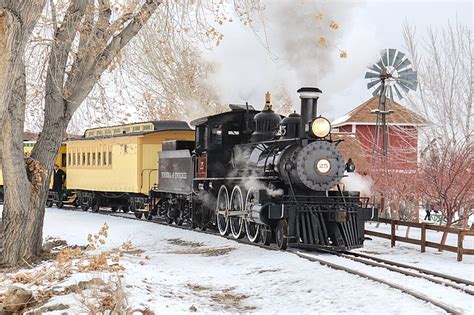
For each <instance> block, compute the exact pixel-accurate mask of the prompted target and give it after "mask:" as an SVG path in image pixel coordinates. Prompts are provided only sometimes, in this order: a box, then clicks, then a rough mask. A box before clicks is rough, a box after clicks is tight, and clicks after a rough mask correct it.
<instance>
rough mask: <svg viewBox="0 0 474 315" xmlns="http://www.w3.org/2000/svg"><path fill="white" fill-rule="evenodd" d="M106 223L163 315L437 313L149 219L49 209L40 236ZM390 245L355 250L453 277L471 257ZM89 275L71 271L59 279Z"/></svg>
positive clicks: (350, 280) (78, 232) (136, 301)
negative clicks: (130, 251) (130, 250)
mask: <svg viewBox="0 0 474 315" xmlns="http://www.w3.org/2000/svg"><path fill="white" fill-rule="evenodd" d="M104 223H107V225H108V226H109V235H108V238H107V242H106V244H105V245H103V247H104V248H105V249H107V248H113V247H118V246H120V245H121V244H122V243H123V242H127V241H129V240H130V241H132V243H133V245H134V246H137V247H139V248H140V249H142V250H143V251H144V253H143V256H145V255H146V256H148V257H147V258H148V259H147V260H145V259H143V256H142V257H134V256H133V257H132V256H124V257H122V260H121V262H120V263H121V264H122V265H123V266H124V267H125V270H124V271H123V272H122V275H123V278H122V283H123V284H124V286H125V290H126V293H127V296H128V302H129V304H130V305H131V306H132V307H134V308H135V307H139V308H143V307H149V308H150V309H151V310H153V311H154V312H157V313H167V314H168V313H188V312H190V310H194V308H193V307H192V306H194V307H195V308H196V309H197V312H204V313H211V312H216V313H222V312H232V313H242V312H245V313H246V312H258V313H298V314H300V313H315V312H323V313H327V312H334V313H340V312H345V313H358V314H362V313H385V314H387V313H389V314H394V313H397V314H398V313H418V312H420V313H423V314H427V313H430V314H437V313H442V311H441V310H440V309H438V308H436V307H434V306H432V305H430V304H427V303H424V302H422V301H420V300H417V299H415V298H412V297H410V296H408V295H406V294H403V293H401V292H399V291H397V290H393V289H390V288H388V287H386V286H384V285H381V284H377V283H375V282H372V281H369V280H366V279H362V278H360V277H357V276H354V275H350V274H348V273H346V272H344V271H337V270H333V269H330V268H327V267H324V266H321V265H319V264H318V263H314V262H310V261H308V260H305V259H302V258H299V257H297V256H296V255H293V254H291V253H287V252H275V251H269V250H265V249H262V248H258V247H254V246H249V245H244V244H239V243H236V242H233V241H231V240H227V239H224V238H221V237H218V236H212V235H206V234H202V233H197V232H193V231H185V230H181V229H176V228H173V227H168V226H162V225H158V224H154V223H151V222H146V221H137V220H128V219H123V218H118V217H113V216H104V215H100V214H93V213H84V212H78V211H64V210H58V209H47V210H46V216H45V227H44V236H45V237H47V236H54V237H57V238H60V239H64V240H66V241H67V243H68V244H69V245H73V244H77V245H85V244H87V241H86V237H87V235H88V234H89V233H92V234H94V233H96V232H97V231H99V230H100V228H101V227H102V226H103V224H104ZM389 246H390V244H389V241H388V240H382V239H375V238H374V240H373V241H367V242H366V247H365V248H364V249H361V250H359V251H362V252H364V251H365V252H368V253H371V254H373V253H378V254H379V255H380V256H382V257H387V258H388V259H392V260H399V261H403V262H407V263H412V264H417V265H420V264H421V265H422V266H423V267H425V268H433V269H437V270H441V271H443V272H445V271H449V272H452V273H453V274H456V275H458V276H459V275H461V276H462V275H463V274H464V275H465V273H466V272H468V271H470V272H471V273H472V266H473V261H472V259H467V256H466V259H465V261H464V262H462V263H459V262H456V259H455V256H453V255H451V254H449V253H442V254H437V253H434V252H429V253H425V254H421V253H419V249H418V248H414V247H412V246H410V245H408V244H402V243H400V244H397V247H396V248H393V249H391V248H390V247H389ZM444 269H446V270H444ZM453 269H457V270H458V271H456V272H455V271H454V270H453ZM89 276H90V277H91V278H92V277H93V275H92V274H91V275H89ZM471 276H472V274H471V275H470V276H469V277H468V278H470V279H472V277H471ZM87 277H88V275H87V274H84V273H81V274H76V275H73V277H72V278H70V279H66V280H65V282H64V283H63V285H64V286H66V285H68V284H71V283H74V282H79V281H83V280H84V279H87ZM0 280H1V278H0ZM2 286H3V285H2ZM0 291H1V289H0ZM424 293H426V294H429V292H424ZM54 299H55V301H53V302H55V303H57V302H62V303H65V304H69V305H70V309H69V311H70V312H71V313H77V312H80V311H81V308H80V305H79V302H78V299H77V297H76V296H73V294H70V295H64V296H60V297H56V298H54ZM190 307H191V309H190Z"/></svg>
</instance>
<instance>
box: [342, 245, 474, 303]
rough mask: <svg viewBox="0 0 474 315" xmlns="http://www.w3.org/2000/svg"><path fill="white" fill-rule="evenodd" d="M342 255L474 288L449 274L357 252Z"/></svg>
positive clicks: (471, 284) (473, 283)
mask: <svg viewBox="0 0 474 315" xmlns="http://www.w3.org/2000/svg"><path fill="white" fill-rule="evenodd" d="M342 253H343V254H345V255H350V256H356V257H361V258H366V259H371V260H374V261H377V262H380V263H384V264H387V265H392V266H396V267H401V268H406V269H413V270H416V271H418V272H420V273H424V274H427V275H431V276H435V277H439V278H443V279H446V280H449V281H452V282H456V283H460V284H465V285H468V286H474V281H469V280H466V279H461V278H458V277H455V276H451V275H447V274H443V273H440V272H436V271H432V270H428V269H423V268H419V267H415V266H410V265H406V264H403V263H398V262H395V261H391V260H387V259H383V258H379V257H375V256H370V255H366V254H361V253H356V252H347V251H343V252H342ZM471 292H473V293H472V294H473V295H474V291H471ZM470 294H471V293H470Z"/></svg>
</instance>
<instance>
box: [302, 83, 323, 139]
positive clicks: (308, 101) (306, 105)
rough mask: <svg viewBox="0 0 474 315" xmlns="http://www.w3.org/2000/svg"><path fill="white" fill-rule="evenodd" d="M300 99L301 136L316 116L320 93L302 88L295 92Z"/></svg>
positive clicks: (316, 90)
mask: <svg viewBox="0 0 474 315" xmlns="http://www.w3.org/2000/svg"><path fill="white" fill-rule="evenodd" d="M297 92H298V93H299V94H300V99H301V111H300V112H301V136H304V135H305V128H306V126H307V125H308V122H311V121H312V120H313V119H314V118H316V117H317V115H318V98H319V96H320V95H321V93H322V91H321V90H320V89H318V88H315V87H302V88H301V89H299V90H298V91H297Z"/></svg>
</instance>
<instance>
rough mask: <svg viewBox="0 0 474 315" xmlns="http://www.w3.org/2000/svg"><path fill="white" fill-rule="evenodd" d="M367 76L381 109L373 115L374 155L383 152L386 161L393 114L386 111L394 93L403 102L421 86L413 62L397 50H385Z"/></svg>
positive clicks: (373, 111)
mask: <svg viewBox="0 0 474 315" xmlns="http://www.w3.org/2000/svg"><path fill="white" fill-rule="evenodd" d="M369 70H370V71H368V72H366V73H365V78H366V79H369V80H370V82H369V83H367V89H371V88H373V87H375V90H374V91H373V93H372V95H373V96H377V95H378V97H379V106H378V108H376V109H373V110H372V111H371V113H372V114H374V115H377V116H376V123H375V135H374V146H373V150H372V155H374V153H375V151H378V150H381V151H382V154H383V158H384V159H386V158H387V153H388V128H387V116H388V115H389V114H391V113H393V111H392V110H387V98H388V99H389V101H393V100H394V99H393V92H394V91H395V94H396V95H397V97H398V99H402V98H403V96H402V93H408V92H409V91H410V90H413V91H415V90H416V87H417V85H418V78H417V74H416V71H414V70H413V69H412V67H411V62H410V60H408V58H406V57H405V54H404V53H402V52H400V51H397V50H396V49H392V48H389V49H383V50H382V51H381V52H380V60H379V61H378V62H377V63H375V64H373V65H372V66H370V67H369Z"/></svg>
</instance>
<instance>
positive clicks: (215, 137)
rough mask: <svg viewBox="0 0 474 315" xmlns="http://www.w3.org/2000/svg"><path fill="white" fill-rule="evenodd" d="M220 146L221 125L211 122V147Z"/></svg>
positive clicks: (216, 147)
mask: <svg viewBox="0 0 474 315" xmlns="http://www.w3.org/2000/svg"><path fill="white" fill-rule="evenodd" d="M221 146H222V125H221V124H213V125H212V130H211V149H220V148H221Z"/></svg>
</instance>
